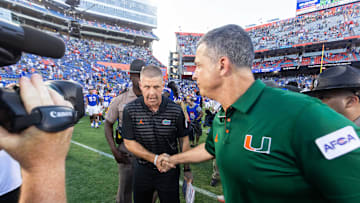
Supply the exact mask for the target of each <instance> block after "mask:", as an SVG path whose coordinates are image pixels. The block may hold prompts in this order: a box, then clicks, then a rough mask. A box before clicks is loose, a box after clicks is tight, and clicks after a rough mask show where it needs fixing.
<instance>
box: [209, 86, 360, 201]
mask: <svg viewBox="0 0 360 203" xmlns="http://www.w3.org/2000/svg"><path fill="white" fill-rule="evenodd" d="M346 126H352V127H353V128H354V129H355V130H356V132H357V133H356V132H355V131H354V134H353V137H352V138H354V139H349V140H345V139H343V138H340V137H339V136H342V134H343V132H342V131H341V133H340V135H339V133H337V134H336V140H335V141H331V140H329V144H323V145H319V146H318V145H317V144H316V143H315V140H316V139H317V138H323V137H324V136H326V139H330V138H329V135H328V134H330V133H332V132H334V131H336V130H339V129H342V128H344V127H346ZM352 127H348V128H351V129H353V128H352ZM357 134H359V129H358V128H356V126H355V125H354V124H353V123H352V122H351V121H349V120H347V119H346V118H345V117H343V116H342V115H340V114H338V113H336V112H335V111H333V110H332V109H330V108H329V107H328V106H327V105H325V104H323V103H321V101H320V100H318V99H314V98H311V97H308V96H306V95H303V94H299V93H294V92H290V91H284V90H281V89H277V88H271V87H267V86H266V85H265V84H264V83H262V82H261V81H259V80H258V81H255V82H254V83H253V84H252V86H251V87H250V88H249V89H248V90H247V91H246V92H245V94H244V95H242V96H241V97H240V98H239V99H238V100H237V101H236V102H235V103H234V104H233V105H232V106H231V107H229V109H228V110H227V111H226V112H224V110H223V109H221V110H220V111H219V113H218V114H217V115H216V117H215V119H214V121H213V126H212V130H211V132H210V135H209V136H208V138H207V141H206V145H205V148H206V150H207V151H208V152H209V153H210V154H212V155H214V156H215V157H216V161H217V164H218V167H219V171H220V176H221V181H222V185H223V190H224V196H225V202H226V203H242V202H246V203H249V202H264V203H265V202H266V203H272V202H273V203H281V202H284V203H285V202H286V203H289V202H291V203H294V202H295V203H296V202H299V203H300V202H301V203H304V202H306V203H308V202H329V200H330V201H333V202H357V203H359V202H360V173H359V171H360V148H357V149H354V150H352V151H351V152H347V153H345V154H343V155H341V156H339V157H337V158H334V159H331V160H328V159H326V158H325V155H323V154H322V152H321V151H320V147H323V146H327V147H330V149H329V148H327V149H326V150H327V151H326V153H329V152H331V151H336V150H339V149H340V148H339V147H343V146H346V144H350V143H352V144H356V143H358V142H359V140H358V136H357ZM344 136H345V137H346V135H344ZM355 138H356V139H355ZM330 143H332V144H333V145H331V144H330ZM341 149H342V148H341ZM336 152H342V151H336Z"/></svg>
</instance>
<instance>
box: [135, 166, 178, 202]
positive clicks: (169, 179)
mask: <svg viewBox="0 0 360 203" xmlns="http://www.w3.org/2000/svg"><path fill="white" fill-rule="evenodd" d="M154 167H155V166H154ZM154 167H151V166H149V165H142V164H138V163H137V162H135V167H134V185H133V192H134V203H148V202H149V203H151V202H152V198H153V194H154V191H155V190H156V191H157V192H158V195H159V199H160V202H161V203H179V202H180V199H179V174H180V170H179V167H177V168H175V169H171V170H169V171H168V172H166V173H160V172H159V171H158V170H157V169H155V168H154Z"/></svg>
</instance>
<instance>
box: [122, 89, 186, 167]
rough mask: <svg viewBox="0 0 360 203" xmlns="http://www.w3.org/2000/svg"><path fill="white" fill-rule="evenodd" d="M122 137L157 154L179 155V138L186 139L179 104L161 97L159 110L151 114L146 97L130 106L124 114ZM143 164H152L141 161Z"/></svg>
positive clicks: (140, 98)
mask: <svg viewBox="0 0 360 203" xmlns="http://www.w3.org/2000/svg"><path fill="white" fill-rule="evenodd" d="M122 120H123V124H122V130H123V132H122V133H123V137H124V138H125V139H128V140H136V141H137V142H138V143H140V144H141V145H142V146H143V147H144V148H146V149H147V150H149V151H150V152H152V153H154V154H162V153H167V154H170V155H172V154H176V153H178V147H177V146H178V138H180V137H183V136H184V125H185V119H184V113H183V111H182V109H181V107H180V105H178V104H176V103H174V102H173V101H171V100H170V99H169V98H165V97H162V102H161V104H160V107H159V110H158V111H157V112H152V111H150V109H149V108H148V107H147V106H146V105H145V103H144V97H142V96H141V97H139V98H137V99H136V100H134V101H132V102H130V103H128V104H127V105H126V106H125V108H124V112H123V119H122ZM138 162H139V163H141V164H146V163H149V162H147V161H145V160H143V159H138Z"/></svg>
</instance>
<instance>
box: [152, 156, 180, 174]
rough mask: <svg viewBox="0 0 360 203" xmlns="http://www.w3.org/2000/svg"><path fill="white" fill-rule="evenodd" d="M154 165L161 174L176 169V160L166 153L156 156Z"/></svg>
mask: <svg viewBox="0 0 360 203" xmlns="http://www.w3.org/2000/svg"><path fill="white" fill-rule="evenodd" d="M155 163H156V164H155ZM154 164H155V166H156V167H157V169H158V170H159V171H160V172H161V173H165V172H168V171H169V170H170V169H172V168H175V167H176V163H175V162H174V160H173V159H171V156H170V155H168V154H166V153H163V154H160V155H156V156H155V160H154Z"/></svg>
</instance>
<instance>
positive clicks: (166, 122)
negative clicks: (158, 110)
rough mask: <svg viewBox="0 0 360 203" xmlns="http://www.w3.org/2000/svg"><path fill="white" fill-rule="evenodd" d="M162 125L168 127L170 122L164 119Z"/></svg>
mask: <svg viewBox="0 0 360 203" xmlns="http://www.w3.org/2000/svg"><path fill="white" fill-rule="evenodd" d="M162 124H163V125H170V124H171V121H170V120H166V119H165V120H163V121H162Z"/></svg>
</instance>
